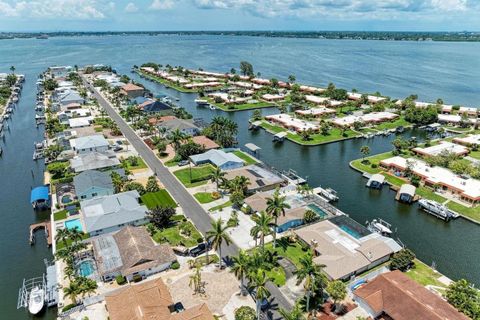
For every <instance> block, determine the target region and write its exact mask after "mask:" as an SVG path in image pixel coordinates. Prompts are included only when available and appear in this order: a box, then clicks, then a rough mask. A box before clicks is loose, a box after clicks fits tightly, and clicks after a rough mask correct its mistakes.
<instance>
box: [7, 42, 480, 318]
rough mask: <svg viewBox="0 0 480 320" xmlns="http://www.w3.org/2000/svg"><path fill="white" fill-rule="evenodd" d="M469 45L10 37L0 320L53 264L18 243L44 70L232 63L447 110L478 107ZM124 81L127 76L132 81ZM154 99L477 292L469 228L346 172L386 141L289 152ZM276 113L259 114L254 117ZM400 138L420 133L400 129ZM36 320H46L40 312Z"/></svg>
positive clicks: (474, 244) (475, 242)
mask: <svg viewBox="0 0 480 320" xmlns="http://www.w3.org/2000/svg"><path fill="white" fill-rule="evenodd" d="M479 52H480V43H451V42H403V41H402V42H394V41H354V40H319V39H279V38H260V37H230V36H175V35H160V36H153V37H152V36H106V37H101V36H88V37H73V38H62V37H58V38H50V39H48V40H36V39H15V40H2V41H1V42H0V72H8V70H9V68H10V66H11V65H14V66H15V67H16V72H17V73H23V74H25V75H26V77H27V81H26V83H25V86H24V90H23V93H22V97H21V99H20V104H19V107H18V109H17V110H16V111H15V113H14V115H13V117H12V120H10V122H9V125H10V131H8V132H7V134H6V135H5V139H3V140H0V145H1V147H2V148H3V150H4V153H3V156H2V158H0V178H1V179H2V181H6V182H7V186H8V187H7V188H1V189H0V203H1V204H2V213H3V215H2V219H3V223H2V224H0V240H1V241H2V244H3V245H2V250H0V260H1V261H6V262H5V263H3V264H0V274H1V275H8V276H4V277H3V278H2V286H1V287H0V295H1V296H2V299H1V300H0V310H2V316H1V318H2V319H3V318H5V319H27V318H28V315H27V314H26V313H25V312H23V310H20V311H17V310H16V299H17V296H16V294H12V293H14V292H17V291H18V286H19V285H20V284H21V281H22V280H23V278H24V277H27V278H28V277H37V276H40V275H41V274H42V273H43V272H44V271H45V270H44V265H43V258H45V257H48V258H50V259H51V258H52V257H51V254H50V253H49V251H48V249H47V247H46V245H44V244H43V243H41V241H43V240H41V237H38V239H39V242H38V243H37V244H36V245H35V246H30V245H29V244H28V242H27V241H25V237H26V236H27V234H26V232H27V231H26V230H28V225H29V224H30V223H34V222H38V221H41V220H44V219H47V218H48V216H46V213H40V214H36V213H35V212H33V210H32V207H31V205H30V204H29V203H28V197H29V194H30V190H31V188H32V187H35V186H38V185H41V184H42V181H41V180H42V177H43V168H44V165H43V163H42V162H41V161H37V162H34V161H32V154H33V143H34V142H35V141H41V140H42V139H43V130H42V129H38V130H37V129H35V125H34V118H33V117H34V111H33V107H32V106H34V105H35V79H36V77H37V75H38V74H39V73H41V72H42V71H44V70H45V68H47V67H48V66H50V65H65V64H68V65H75V64H76V65H80V66H81V65H85V64H95V63H103V64H110V65H112V66H113V67H114V68H115V69H117V70H118V72H120V73H129V71H130V68H131V67H132V65H134V64H136V65H140V64H142V63H144V62H146V61H156V62H159V63H162V64H167V63H169V64H171V65H183V66H186V67H191V68H199V67H202V68H204V69H208V70H212V71H219V72H225V71H228V70H230V68H232V67H235V68H237V70H238V64H239V61H241V60H247V61H249V62H251V63H252V64H253V66H254V69H255V72H261V73H262V76H263V77H267V78H270V77H276V78H279V79H286V78H287V77H288V75H290V74H294V75H295V76H296V78H297V81H298V82H302V83H307V84H315V85H326V84H328V83H329V82H334V83H335V84H336V85H337V86H338V87H344V88H346V89H352V88H357V89H358V90H359V91H365V92H375V91H380V92H381V93H382V94H386V95H390V96H392V97H395V98H402V97H405V96H407V95H410V94H412V93H416V94H418V96H419V99H420V100H429V101H431V100H436V99H437V98H442V99H443V100H444V101H445V102H446V103H451V104H464V105H467V106H474V107H478V106H479V105H480V103H479V89H478V84H479V81H480V80H479V79H480V59H479ZM132 77H135V76H134V75H132ZM135 79H137V80H138V81H142V82H143V83H144V84H145V85H146V86H147V87H148V88H150V89H151V90H153V91H154V92H155V93H157V94H158V93H166V94H167V95H169V96H173V97H178V98H179V99H180V102H179V104H181V105H182V106H184V107H185V108H186V109H187V110H188V111H189V112H191V113H193V115H194V117H203V118H205V119H206V120H207V121H208V120H209V119H211V117H212V116H215V115H225V116H227V117H229V118H231V119H232V120H235V121H236V122H237V123H238V125H239V136H238V140H239V146H243V145H244V144H245V143H247V142H252V143H254V144H256V145H258V146H260V147H261V148H262V150H261V151H260V159H261V160H264V161H265V162H267V163H269V164H270V165H273V166H275V167H276V168H279V169H289V168H292V169H294V170H296V171H297V172H298V173H299V174H301V175H302V176H303V177H306V176H308V180H309V184H310V185H311V186H313V187H315V186H318V185H322V186H329V187H332V188H333V189H335V190H336V191H337V192H338V194H339V196H340V201H339V202H338V207H339V208H340V209H341V210H343V211H345V212H347V213H348V214H349V215H350V217H352V218H353V219H355V220H356V221H358V222H359V223H362V224H363V223H365V221H366V220H369V221H371V220H372V219H373V218H382V219H384V220H386V221H388V222H390V223H392V225H393V226H394V228H397V229H398V232H397V234H396V236H398V237H400V239H401V240H402V242H403V243H405V244H406V245H407V246H408V247H410V248H411V249H413V250H414V251H415V253H416V255H417V256H418V257H419V258H420V259H422V260H423V261H425V262H426V263H427V264H431V263H432V262H433V261H435V263H436V265H437V267H438V269H439V271H440V272H442V273H445V274H446V275H447V276H449V277H452V278H454V279H457V278H462V277H463V278H467V279H469V280H471V281H473V282H475V283H476V284H477V285H480V272H478V266H479V265H480V232H479V231H480V229H479V226H477V225H474V224H472V223H469V222H466V221H464V220H461V219H457V220H455V221H452V222H451V223H449V224H446V223H443V222H442V221H439V220H438V219H435V218H434V217H431V216H429V215H424V214H420V213H419V212H420V211H419V210H418V208H417V206H416V205H413V206H408V205H405V204H401V203H398V202H397V201H395V200H394V196H395V193H394V192H392V191H390V190H388V189H384V190H382V191H381V192H371V191H370V190H367V189H365V187H364V185H365V182H366V181H365V180H364V179H363V178H362V177H361V175H360V174H358V173H357V172H355V171H353V170H351V169H350V168H349V167H348V163H349V162H350V161H351V160H353V159H357V158H360V157H361V154H360V152H359V150H360V147H361V146H363V145H368V146H369V147H370V149H371V153H372V154H375V153H380V152H385V151H387V150H391V149H392V146H391V141H392V140H393V139H394V138H395V137H394V136H390V137H376V138H375V139H370V140H369V141H365V140H362V139H357V140H350V141H345V142H341V143H335V144H329V145H324V146H321V147H299V146H297V145H295V144H293V143H290V142H288V141H286V142H284V143H283V144H282V145H274V144H272V142H271V135H269V134H268V133H266V132H264V131H262V130H259V131H258V132H249V131H248V130H247V126H248V118H249V117H250V115H251V112H240V113H235V114H232V113H229V114H226V113H222V112H221V111H218V110H217V111H213V112H212V111H210V110H206V109H200V108H196V106H195V102H194V100H195V98H196V97H195V95H189V94H182V93H178V92H176V91H174V90H171V89H166V88H165V87H163V86H161V85H157V84H154V83H149V82H146V81H144V80H142V79H139V78H138V77H135ZM273 112H276V111H275V110H264V111H263V114H267V113H273ZM405 135H406V137H409V136H412V135H414V136H416V137H418V139H419V140H421V139H422V138H423V136H422V135H423V133H422V132H419V131H412V132H407V133H406V134H405ZM46 317H47V318H49V319H53V318H54V317H53V316H52V314H51V313H47V316H46Z"/></svg>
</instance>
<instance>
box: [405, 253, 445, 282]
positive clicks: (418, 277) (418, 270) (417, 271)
mask: <svg viewBox="0 0 480 320" xmlns="http://www.w3.org/2000/svg"><path fill="white" fill-rule="evenodd" d="M405 274H406V275H407V276H408V277H410V278H411V279H412V280H414V281H415V282H417V283H419V284H421V285H422V286H426V285H433V286H438V287H445V285H444V284H443V283H441V282H440V281H438V278H440V277H441V276H442V275H441V274H440V273H438V272H435V271H434V270H433V269H432V268H430V267H429V266H427V265H426V264H424V263H423V262H421V261H420V260H418V259H415V267H414V268H413V269H411V270H409V271H407V272H406V273H405Z"/></svg>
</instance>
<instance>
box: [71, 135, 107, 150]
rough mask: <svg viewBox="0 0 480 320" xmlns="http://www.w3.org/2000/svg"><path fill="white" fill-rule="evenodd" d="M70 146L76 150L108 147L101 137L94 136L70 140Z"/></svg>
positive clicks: (105, 140)
mask: <svg viewBox="0 0 480 320" xmlns="http://www.w3.org/2000/svg"><path fill="white" fill-rule="evenodd" d="M70 145H71V146H72V148H76V149H89V148H94V149H95V148H100V147H108V146H109V143H108V141H107V139H105V137H104V136H103V135H101V134H96V135H93V136H85V137H81V138H76V139H71V140H70Z"/></svg>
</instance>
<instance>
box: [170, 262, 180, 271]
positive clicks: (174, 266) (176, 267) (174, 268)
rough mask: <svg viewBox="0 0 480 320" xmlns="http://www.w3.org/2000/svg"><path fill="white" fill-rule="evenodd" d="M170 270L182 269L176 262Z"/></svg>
mask: <svg viewBox="0 0 480 320" xmlns="http://www.w3.org/2000/svg"><path fill="white" fill-rule="evenodd" d="M170 268H172V269H173V270H177V269H180V263H178V261H175V262H174V263H172V265H171V266H170Z"/></svg>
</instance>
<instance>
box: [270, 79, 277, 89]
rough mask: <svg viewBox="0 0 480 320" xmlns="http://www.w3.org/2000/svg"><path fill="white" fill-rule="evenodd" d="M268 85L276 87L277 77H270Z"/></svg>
mask: <svg viewBox="0 0 480 320" xmlns="http://www.w3.org/2000/svg"><path fill="white" fill-rule="evenodd" d="M270 85H271V86H272V88H278V79H276V78H272V79H270Z"/></svg>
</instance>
